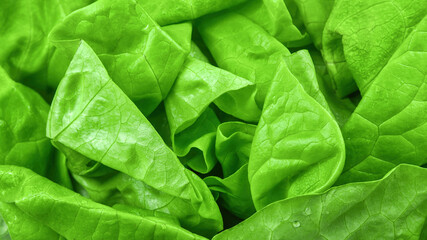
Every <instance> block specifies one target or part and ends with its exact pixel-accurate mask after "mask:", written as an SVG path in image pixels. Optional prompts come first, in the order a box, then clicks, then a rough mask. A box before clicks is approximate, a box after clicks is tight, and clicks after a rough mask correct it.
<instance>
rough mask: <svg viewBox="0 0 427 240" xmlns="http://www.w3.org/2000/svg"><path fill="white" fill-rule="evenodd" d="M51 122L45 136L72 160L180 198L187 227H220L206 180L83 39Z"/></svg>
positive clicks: (54, 104)
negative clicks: (189, 166)
mask: <svg viewBox="0 0 427 240" xmlns="http://www.w3.org/2000/svg"><path fill="white" fill-rule="evenodd" d="M47 125H48V127H47V136H48V137H49V138H51V139H52V143H53V144H54V145H55V146H56V147H57V148H58V149H60V150H61V151H62V152H63V153H64V154H65V155H66V156H67V159H69V161H77V162H78V161H83V162H87V165H88V168H89V170H90V171H96V167H98V166H104V167H108V168H109V169H114V170H117V171H120V172H122V173H124V174H126V175H129V176H130V177H131V178H134V179H135V181H140V182H142V183H144V184H145V185H147V186H149V189H148V188H141V191H142V192H140V193H139V194H140V195H141V196H144V194H147V195H150V194H152V193H151V190H152V189H153V191H156V192H159V193H161V194H164V195H166V196H168V197H170V198H172V199H174V200H176V201H173V202H171V204H172V205H171V206H170V207H169V208H167V209H168V210H172V209H178V210H176V212H169V213H170V214H172V215H173V216H175V217H177V218H178V219H179V220H180V222H181V224H182V225H183V226H184V227H185V228H189V229H191V230H192V231H194V232H197V233H201V234H205V235H210V234H213V233H215V232H217V231H219V230H221V228H222V219H221V216H220V213H219V209H218V206H217V205H216V204H215V202H214V199H213V197H212V195H211V194H210V192H209V189H208V188H207V187H206V185H205V184H204V182H203V181H202V180H201V179H200V178H199V177H197V176H196V175H195V174H194V173H192V172H191V171H189V170H187V169H185V168H184V166H182V165H181V163H180V162H179V160H178V159H177V157H176V156H175V154H174V153H173V152H172V150H171V149H169V148H168V147H167V146H166V144H165V143H164V142H163V140H162V138H161V137H160V136H159V135H158V133H157V132H156V131H155V129H154V128H153V126H152V125H151V124H150V123H149V122H148V120H147V119H146V118H145V117H144V115H143V114H142V113H141V112H140V111H139V110H138V108H137V107H136V106H135V105H134V104H133V103H132V101H131V100H130V99H129V98H128V97H127V96H126V95H125V94H124V93H123V92H122V91H121V90H120V88H119V87H118V86H117V85H115V83H114V82H113V81H112V79H111V78H110V77H109V76H108V73H107V71H106V69H105V68H104V66H103V65H102V63H101V61H100V60H99V59H98V58H97V56H96V54H95V53H94V52H93V50H92V49H91V48H90V47H89V46H88V45H87V44H86V43H85V42H84V41H82V42H81V44H80V47H79V48H78V49H77V52H76V54H75V56H74V58H73V60H72V61H71V63H70V66H69V68H68V70H67V72H66V75H65V77H64V79H63V80H62V81H61V83H60V85H59V87H58V90H57V92H56V94H55V98H54V100H53V102H52V107H51V110H50V112H49V118H48V124H47ZM111 171H112V170H111ZM75 173H77V174H78V172H75ZM145 204H146V205H145V207H146V208H147V209H148V210H154V209H152V208H155V207H156V206H155V205H156V202H146V203H145ZM150 204H151V205H150Z"/></svg>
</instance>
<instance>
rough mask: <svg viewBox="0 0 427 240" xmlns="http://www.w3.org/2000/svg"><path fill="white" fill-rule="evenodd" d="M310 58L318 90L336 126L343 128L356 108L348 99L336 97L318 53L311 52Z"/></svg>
mask: <svg viewBox="0 0 427 240" xmlns="http://www.w3.org/2000/svg"><path fill="white" fill-rule="evenodd" d="M310 56H311V58H312V59H313V63H314V67H315V69H316V76H317V80H318V83H319V88H320V90H321V91H322V94H323V96H324V97H325V100H326V102H327V103H328V105H329V108H330V109H331V111H332V113H333V114H334V116H335V119H336V120H337V122H338V125H340V127H343V126H344V124H345V123H346V122H347V120H348V119H349V118H350V115H351V114H352V113H353V111H354V109H355V108H356V104H354V103H353V102H352V101H351V99H350V98H340V97H338V96H337V95H336V93H335V91H334V89H333V87H332V82H331V77H330V76H329V74H328V71H327V69H326V65H325V63H324V62H323V59H322V55H321V54H320V52H318V51H315V50H311V51H310Z"/></svg>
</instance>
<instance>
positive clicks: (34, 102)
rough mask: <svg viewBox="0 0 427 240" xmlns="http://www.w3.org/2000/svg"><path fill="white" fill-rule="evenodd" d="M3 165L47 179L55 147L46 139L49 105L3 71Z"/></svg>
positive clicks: (0, 77) (0, 98) (0, 112)
mask: <svg viewBox="0 0 427 240" xmlns="http://www.w3.org/2000/svg"><path fill="white" fill-rule="evenodd" d="M0 86H1V87H0V165H19V166H24V167H27V168H30V169H32V170H33V171H35V172H37V173H39V174H41V175H44V174H46V170H47V168H48V164H49V159H50V152H51V150H52V146H51V144H50V142H49V139H48V138H47V137H46V135H45V133H46V121H47V115H48V111H49V105H48V104H47V103H46V102H45V101H44V100H43V98H42V97H40V95H39V94H38V93H36V92H35V91H34V90H32V89H30V88H28V87H26V86H24V85H22V84H20V83H17V82H14V81H13V80H12V79H10V78H9V76H8V75H7V73H6V72H5V71H4V70H3V69H2V68H1V67H0Z"/></svg>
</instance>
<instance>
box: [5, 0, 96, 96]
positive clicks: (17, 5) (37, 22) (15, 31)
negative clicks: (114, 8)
mask: <svg viewBox="0 0 427 240" xmlns="http://www.w3.org/2000/svg"><path fill="white" fill-rule="evenodd" d="M91 2H93V0H62V1H57V0H2V1H0V45H1V46H2V47H1V48H0V65H1V66H2V67H3V68H4V69H5V70H6V72H8V73H9V75H10V76H11V78H12V79H14V80H15V81H19V82H23V83H24V84H26V85H29V86H31V87H32V88H34V89H37V90H38V91H40V92H43V93H46V88H47V81H46V74H47V64H48V61H49V59H50V55H51V54H52V51H53V48H52V46H51V45H50V44H49V41H48V39H47V35H48V33H49V32H50V30H51V29H52V28H53V27H54V26H55V24H57V23H58V22H60V21H61V20H62V19H63V18H64V17H65V16H66V15H68V14H70V13H71V12H73V11H74V10H76V9H79V8H82V7H84V6H86V5H89V4H90V3H91ZM30 13H31V14H30Z"/></svg>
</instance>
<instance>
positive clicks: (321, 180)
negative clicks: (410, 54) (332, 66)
mask: <svg viewBox="0 0 427 240" xmlns="http://www.w3.org/2000/svg"><path fill="white" fill-rule="evenodd" d="M296 54H299V53H296ZM297 59H298V58H297ZM302 63H303V64H305V62H302ZM312 70H314V67H313V69H312ZM306 80H307V79H306V78H301V77H300V76H298V75H294V74H293V72H292V71H291V70H290V69H289V68H288V67H287V64H285V63H281V64H280V65H279V69H278V72H277V74H276V76H275V78H274V80H273V83H272V86H271V89H270V92H269V93H268V95H267V98H266V101H265V104H264V108H263V112H262V115H261V120H260V122H259V124H258V126H257V130H256V132H255V136H254V140H253V147H252V150H251V154H250V159H249V167H248V177H249V183H250V186H251V193H252V198H253V201H254V204H255V207H256V209H257V210H259V209H261V208H263V207H265V206H266V205H268V204H270V203H272V202H275V201H278V200H281V199H286V198H289V197H294V196H299V195H303V194H308V193H317V192H322V191H324V190H326V189H328V188H329V187H330V186H331V185H332V184H334V182H335V181H336V179H337V178H338V176H339V175H340V173H341V170H342V168H343V166H344V159H345V146H344V140H343V138H342V135H341V131H340V128H339V126H338V124H337V122H336V121H335V119H334V117H333V116H332V114H331V113H330V111H329V109H326V108H325V106H324V105H323V104H325V102H319V101H318V100H317V99H316V98H317V94H319V93H320V90H319V89H318V88H317V89H316V91H312V90H308V89H309V88H307V86H309V84H307V83H303V81H306ZM312 81H315V78H314V79H312ZM316 84H317V82H316ZM320 94H321V93H320ZM322 101H324V99H323V100H322Z"/></svg>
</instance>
